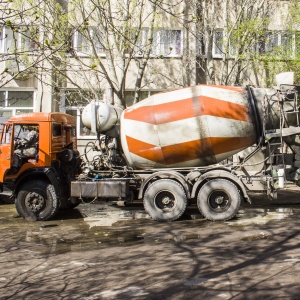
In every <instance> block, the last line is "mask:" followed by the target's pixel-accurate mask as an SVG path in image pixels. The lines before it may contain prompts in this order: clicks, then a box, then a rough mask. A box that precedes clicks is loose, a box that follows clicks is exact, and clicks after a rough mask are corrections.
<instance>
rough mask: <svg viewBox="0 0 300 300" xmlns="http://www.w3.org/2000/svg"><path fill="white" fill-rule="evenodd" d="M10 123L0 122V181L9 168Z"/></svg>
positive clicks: (10, 159) (10, 160)
mask: <svg viewBox="0 0 300 300" xmlns="http://www.w3.org/2000/svg"><path fill="white" fill-rule="evenodd" d="M11 139H12V125H11V124H0V182H3V178H4V174H5V172H6V171H7V170H8V169H10V167H11V162H12V157H11Z"/></svg>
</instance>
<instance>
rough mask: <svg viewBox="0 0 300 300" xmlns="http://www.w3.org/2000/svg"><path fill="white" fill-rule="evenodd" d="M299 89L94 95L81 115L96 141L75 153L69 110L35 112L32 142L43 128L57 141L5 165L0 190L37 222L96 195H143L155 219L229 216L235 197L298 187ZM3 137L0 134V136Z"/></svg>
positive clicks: (116, 197) (233, 212)
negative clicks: (192, 208)
mask: <svg viewBox="0 0 300 300" xmlns="http://www.w3.org/2000/svg"><path fill="white" fill-rule="evenodd" d="M298 91H299V89H298V87H297V86H295V85H289V84H283V85H281V86H279V87H276V88H270V89H265V88H256V87H253V86H247V87H245V88H242V87H229V86H213V85H197V86H193V87H187V88H182V89H178V90H174V91H168V92H164V93H159V94H155V95H152V96H151V97H149V98H147V99H145V100H143V101H141V102H139V103H137V104H135V105H133V106H132V107H130V108H127V109H125V110H122V109H121V108H118V107H115V106H112V105H110V104H106V103H103V102H95V101H92V102H91V103H90V104H89V105H87V106H86V107H85V108H84V110H83V113H82V122H83V123H84V125H85V126H86V127H88V128H90V129H91V130H92V131H93V132H95V133H97V139H96V140H95V141H93V142H89V143H87V144H86V147H85V153H84V155H82V156H80V155H79V153H78V151H77V150H76V140H75V139H74V133H72V132H73V128H74V121H72V120H71V119H70V116H69V117H67V116H66V115H63V114H61V116H62V120H59V114H58V113H56V114H55V115H53V116H49V117H48V119H47V120H48V121H47V120H46V117H44V119H43V122H49V124H48V125H47V127H46V126H44V127H43V126H42V125H41V124H40V123H39V122H37V120H34V119H33V120H32V123H34V124H36V125H39V126H40V142H41V141H42V140H41V129H42V128H44V130H46V128H48V131H49V132H48V137H49V138H50V140H51V139H52V140H53V137H55V136H56V137H57V136H59V139H57V142H56V143H54V144H55V147H54V145H52V146H51V143H50V145H48V146H47V147H48V148H47V147H44V146H43V147H41V146H40V148H42V150H43V154H42V153H40V154H39V155H38V156H37V157H35V158H31V162H29V161H26V163H25V165H26V168H25V167H24V166H23V165H22V166H19V169H18V170H15V171H13V170H11V169H9V168H7V170H8V171H5V172H4V173H3V174H2V184H1V187H2V190H4V187H5V188H6V190H7V189H10V190H11V191H12V195H13V197H15V198H16V201H15V202H16V207H17V210H18V212H19V214H20V215H21V216H22V217H23V218H28V217H31V218H34V219H36V220H47V219H49V218H51V217H53V216H54V215H55V213H56V212H57V210H58V209H59V208H60V207H61V208H73V207H75V206H76V205H78V203H80V202H81V201H84V202H87V201H91V200H93V199H95V198H99V199H105V200H107V199H112V200H118V201H123V202H127V203H129V202H131V201H134V200H138V199H139V200H142V201H143V204H144V208H145V210H146V212H147V213H148V214H149V215H150V216H151V217H152V218H153V219H154V220H157V221H173V220H176V219H178V218H180V217H181V216H182V214H183V213H184V212H185V210H186V208H187V206H188V205H190V204H197V206H198V208H199V210H200V212H201V214H202V215H203V216H204V217H205V218H207V219H208V220H213V221H222V220H229V219H231V218H233V217H234V216H235V215H236V214H237V212H238V210H239V208H240V205H241V202H242V201H248V202H251V200H250V196H249V194H251V193H252V192H264V193H266V195H267V196H268V197H270V198H274V197H276V191H277V190H278V189H283V188H287V187H289V186H291V185H295V186H296V185H299V184H300V181H299V180H300V169H299V168H300V156H299V154H300V139H299V134H300V126H299V110H298V107H299V105H298V101H297V97H298ZM33 117H34V115H32V118H33ZM39 117H40V118H41V116H39ZM22 118H23V119H24V117H22V116H19V117H14V119H12V120H11V121H10V123H8V124H9V125H6V130H8V129H9V128H13V129H12V130H13V131H14V130H15V129H14V128H15V127H14V126H16V125H17V124H18V125H20V124H21V123H22V122H21V121H22ZM25 119H26V118H25ZM27 121H28V119H27ZM27 123H28V122H27ZM59 124H60V125H61V126H60V127H59V126H58V125H59ZM9 126H10V127H9ZM55 126H56V127H55ZM58 127H59V128H58ZM42 135H43V136H44V138H45V136H46V134H45V133H42ZM5 136H6V135H5V132H4V131H3V133H2V141H3V140H4V139H5ZM58 141H60V143H59V142H58ZM48 144H49V142H48ZM2 147H3V144H2ZM49 147H50V148H49ZM51 147H52V148H51ZM54 148H55V149H54ZM11 149H13V146H11ZM11 149H10V150H9V151H11V152H10V155H11V157H12V150H11ZM0 150H1V149H0ZM2 151H3V150H2ZM6 151H7V150H6ZM47 151H48V152H51V155H50V156H49V159H48V160H44V161H45V164H46V165H43V164H42V161H41V157H43V155H44V156H45V153H46V152H47ZM7 155H8V154H7ZM33 161H35V162H33ZM29 163H31V165H29ZM6 164H7V161H6ZM31 169H33V170H34V172H33V174H34V177H32V176H33V175H32V174H30V170H31ZM24 173H26V174H25V175H26V176H24ZM31 178H34V179H31ZM32 180H33V181H34V182H32ZM28 186H30V188H28ZM37 186H40V187H37Z"/></svg>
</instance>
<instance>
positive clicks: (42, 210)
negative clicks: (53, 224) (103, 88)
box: [15, 180, 59, 221]
mask: <svg viewBox="0 0 300 300" xmlns="http://www.w3.org/2000/svg"><path fill="white" fill-rule="evenodd" d="M15 204H16V209H17V211H18V213H19V215H20V216H21V217H22V218H24V219H28V220H34V221H45V220H49V219H50V218H51V217H53V216H54V215H55V213H56V212H57V211H58V208H59V203H58V199H57V195H56V193H55V189H54V187H53V185H51V184H50V183H48V182H46V181H43V180H33V181H30V182H27V183H25V184H23V185H22V186H21V188H20V190H19V192H18V195H17V198H16V202H15Z"/></svg>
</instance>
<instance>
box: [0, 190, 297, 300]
mask: <svg viewBox="0 0 300 300" xmlns="http://www.w3.org/2000/svg"><path fill="white" fill-rule="evenodd" d="M299 195H300V193H299V191H296V192H288V193H286V192H285V193H281V194H280V195H279V199H278V200H277V201H273V202H269V201H268V200H267V199H266V197H265V196H261V197H254V198H253V205H252V206H249V205H245V206H244V207H242V209H241V210H240V212H239V214H238V215H237V217H235V218H234V219H233V220H231V221H228V222H210V221H207V220H205V219H203V218H202V217H201V215H200V214H199V212H198V210H197V208H196V207H191V208H189V210H188V211H187V213H186V214H185V215H184V217H183V218H182V219H181V220H179V221H176V222H172V223H158V222H155V221H153V220H151V219H150V218H149V217H148V216H147V215H146V214H145V212H144V210H143V207H142V204H140V203H137V204H134V205H130V206H127V207H118V206H116V205H114V204H112V203H101V202H96V201H95V202H94V203H93V204H81V205H80V206H79V207H78V208H77V209H74V210H73V211H69V212H66V211H65V212H61V213H60V214H59V215H58V216H57V217H56V219H55V220H52V221H47V222H26V221H24V220H23V219H21V218H20V217H19V216H18V215H17V213H16V210H15V208H14V205H13V204H2V205H0V223H1V224H0V225H1V231H0V240H1V243H0V252H1V255H0V266H1V267H0V299H86V300H93V299H300V235H299V232H300V222H299V219H300V205H299V204H300V197H299Z"/></svg>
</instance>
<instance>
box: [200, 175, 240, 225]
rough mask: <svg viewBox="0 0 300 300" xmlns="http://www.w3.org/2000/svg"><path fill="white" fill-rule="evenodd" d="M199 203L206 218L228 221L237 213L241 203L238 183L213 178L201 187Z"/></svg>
mask: <svg viewBox="0 0 300 300" xmlns="http://www.w3.org/2000/svg"><path fill="white" fill-rule="evenodd" d="M197 205H198V208H199V210H200V212H201V213H202V214H203V216H204V217H205V218H206V219H208V220H211V221H226V220H230V219H232V218H233V217H234V216H235V215H236V214H237V212H238V210H239V208H240V205H241V196H240V193H239V191H238V189H237V187H236V185H235V184H234V183H232V182H231V181H228V180H225V179H213V180H210V181H209V182H207V183H205V184H204V185H203V187H202V188H201V189H200V191H199V193H198V197H197Z"/></svg>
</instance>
